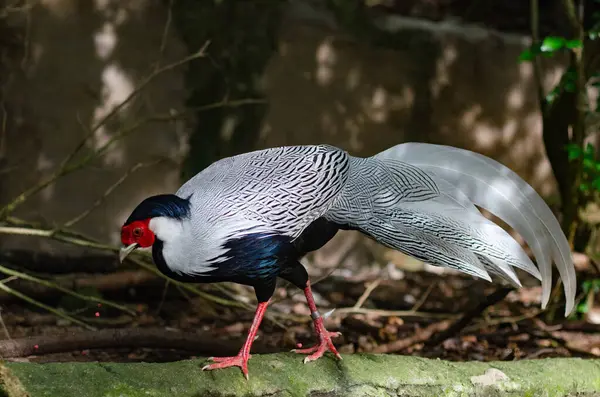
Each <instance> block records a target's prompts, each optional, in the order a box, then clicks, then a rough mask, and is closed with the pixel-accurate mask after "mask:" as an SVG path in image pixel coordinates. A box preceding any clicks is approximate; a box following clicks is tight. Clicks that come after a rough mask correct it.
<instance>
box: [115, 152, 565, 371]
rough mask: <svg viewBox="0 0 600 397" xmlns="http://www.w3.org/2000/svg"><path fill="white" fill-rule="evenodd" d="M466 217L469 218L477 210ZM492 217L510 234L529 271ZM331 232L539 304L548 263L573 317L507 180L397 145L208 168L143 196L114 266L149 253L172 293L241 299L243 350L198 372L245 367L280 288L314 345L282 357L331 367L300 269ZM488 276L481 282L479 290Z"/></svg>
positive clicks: (537, 233) (270, 156) (474, 156)
mask: <svg viewBox="0 0 600 397" xmlns="http://www.w3.org/2000/svg"><path fill="white" fill-rule="evenodd" d="M478 207H479V208H478ZM480 208H481V209H485V210H487V211H488V212H490V213H491V214H493V215H495V216H496V217H498V218H499V219H501V220H502V221H504V222H505V223H506V224H507V225H508V226H510V227H511V228H512V229H514V230H515V231H517V232H518V233H519V234H520V235H521V236H522V237H523V239H524V240H525V242H526V244H527V245H528V246H529V247H530V249H531V251H532V253H533V257H534V259H535V262H536V263H535V264H534V262H533V260H532V259H531V258H530V257H529V256H528V255H527V253H526V252H525V251H524V249H523V247H522V245H521V244H519V243H518V242H517V241H516V240H515V239H514V238H513V237H512V236H511V235H510V234H509V233H508V232H507V231H506V230H505V229H504V228H502V227H500V226H499V225H498V224H497V223H495V222H493V221H492V220H490V219H489V218H488V217H486V216H484V215H483V213H482V212H481V210H480ZM340 230H356V231H359V232H361V233H362V234H364V235H366V236H368V237H369V238H371V239H373V240H375V241H376V242H378V243H380V244H382V245H384V246H386V247H389V248H391V249H394V250H397V251H400V252H402V253H404V254H405V255H408V256H410V257H413V258H416V259H418V260H421V261H423V262H426V263H428V264H431V265H434V266H439V267H445V268H451V269H455V270H458V271H460V272H462V273H465V274H468V275H472V276H475V277H477V278H481V279H484V280H487V281H490V282H492V281H499V282H502V283H508V284H510V285H512V286H515V287H520V286H521V282H520V280H519V278H518V276H517V274H516V272H515V269H521V270H523V271H525V272H527V273H529V274H530V275H532V276H533V277H535V278H537V279H538V280H540V281H541V285H542V308H545V307H546V305H547V303H548V300H549V298H550V290H551V286H552V265H553V264H554V265H555V266H556V268H557V270H558V273H559V275H560V278H561V279H562V282H563V287H564V293H565V294H564V295H565V316H567V315H568V314H569V313H570V312H571V311H572V310H573V306H574V300H575V290H576V275H575V268H574V264H573V258H572V254H571V249H570V246H569V243H568V241H567V239H566V236H565V234H564V233H563V231H562V229H561V227H560V224H559V222H558V220H557V218H556V217H555V215H554V214H553V212H552V211H551V209H550V208H549V207H548V205H547V204H546V203H545V202H544V200H543V199H542V198H541V197H540V195H539V194H538V193H537V192H536V191H535V190H534V189H533V188H532V187H531V186H530V185H529V184H528V183H527V182H525V181H524V180H523V179H522V178H521V177H519V176H518V175H517V174H516V173H515V172H513V171H512V170H511V169H510V168H508V167H506V166H504V165H503V164H501V163H500V162H497V161H496V160H493V159H491V158H489V157H487V156H485V155H482V154H479V153H477V152H474V151H469V150H466V149H462V148H457V147H453V146H446V145H438V144H432V143H420V142H407V143H401V144H398V145H396V146H393V147H391V148H389V149H387V150H384V151H382V152H380V153H377V154H375V155H373V156H370V157H356V156H352V155H350V154H349V153H348V152H347V151H345V150H343V149H340V148H338V147H335V146H331V145H327V144H316V145H297V146H282V147H274V148H267V149H262V150H255V151H252V152H248V153H242V154H238V155H235V156H231V157H226V158H223V159H220V160H217V161H215V162H214V163H212V164H211V165H209V166H208V167H206V168H205V169H204V170H202V171H200V172H199V173H198V174H196V175H195V176H193V177H192V178H191V179H189V180H188V181H187V182H185V183H184V184H183V185H182V186H181V187H180V188H179V189H178V190H177V191H176V192H175V193H174V194H171V193H164V194H158V195H154V196H150V197H147V198H146V199H144V200H143V201H141V202H140V203H139V205H137V207H135V208H134V210H133V211H132V212H131V214H130V215H129V217H128V218H127V220H126V221H125V222H124V224H123V226H122V228H121V243H122V244H123V245H122V247H121V249H120V253H119V257H120V260H121V262H122V261H123V260H124V259H125V258H126V257H127V255H129V254H131V252H133V251H134V250H135V249H138V248H151V250H152V258H153V261H154V263H155V264H156V266H157V268H158V269H159V270H160V271H161V272H162V273H163V274H164V275H166V276H168V277H169V278H172V279H174V280H177V281H181V282H191V283H214V282H233V283H238V284H242V285H247V286H250V287H253V288H254V292H255V294H256V299H257V307H256V311H255V314H254V319H253V321H252V324H251V327H250V329H249V331H248V335H247V339H246V341H245V343H244V344H243V345H242V347H241V349H240V351H239V353H238V354H237V355H236V356H232V357H214V358H211V361H212V363H210V364H208V365H206V366H205V367H203V368H202V369H203V370H214V369H220V368H227V367H239V368H241V371H242V373H243V375H244V376H245V377H246V378H248V360H249V359H250V357H251V354H250V350H251V347H252V342H253V341H254V340H255V338H256V335H257V332H258V329H259V326H260V323H261V321H262V319H263V316H264V314H265V312H266V310H267V307H268V305H269V302H270V300H271V298H272V296H273V294H274V291H275V285H276V280H277V279H278V278H281V279H283V280H286V281H288V282H290V283H291V284H293V285H294V286H295V287H297V288H299V289H301V290H303V291H304V295H305V297H306V301H307V303H308V307H309V309H310V316H311V318H312V323H313V326H314V330H315V333H316V337H317V343H316V344H315V345H314V346H312V347H309V348H304V349H296V350H295V352H296V353H301V354H305V355H306V356H305V359H304V362H305V363H308V362H310V361H314V360H317V359H319V358H320V357H322V356H323V355H324V354H325V353H326V352H331V353H333V355H334V356H335V357H337V358H338V359H341V355H340V354H339V352H338V351H337V349H336V347H335V345H334V344H333V342H332V338H335V337H337V336H339V335H340V334H339V333H338V332H331V331H328V330H327V329H326V328H325V326H324V323H323V318H324V316H323V315H321V314H320V312H319V310H318V309H317V306H316V304H315V299H314V297H313V292H312V289H311V283H310V280H309V277H308V273H307V271H306V269H305V267H304V266H303V265H302V264H301V262H300V260H301V259H302V258H303V257H304V256H305V255H306V254H307V253H309V252H311V251H315V250H318V249H319V248H321V247H322V246H324V245H325V244H326V243H327V242H328V241H330V240H331V239H332V238H333V237H334V236H335V235H336V234H337V232H338V231H340ZM492 277H494V279H492Z"/></svg>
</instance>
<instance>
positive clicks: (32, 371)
mask: <svg viewBox="0 0 600 397" xmlns="http://www.w3.org/2000/svg"><path fill="white" fill-rule="evenodd" d="M204 362H205V361H204V360H187V361H179V362H173V363H133V364H132V363H126V364H124V363H52V364H32V363H5V367H3V368H2V371H0V374H1V376H2V381H3V382H4V383H5V379H9V378H10V379H13V381H14V380H15V379H16V380H18V382H20V384H21V385H22V387H23V388H24V389H23V390H25V391H26V392H27V393H28V395H29V396H30V397H38V396H47V397H52V396H60V397H71V396H73V397H75V396H77V397H79V396H86V397H100V396H102V397H117V396H119V397H121V396H123V397H140V396H189V397H201V396H206V397H224V396H248V397H249V396H265V395H269V396H286V397H288V396H289V397H300V396H313V397H314V396H323V397H324V396H330V397H336V396H349V397H354V396H377V397H379V396H403V395H410V396H415V397H419V396H452V397H454V396H490V397H493V396H519V397H522V396H540V395H541V396H549V397H554V396H565V395H567V394H569V393H571V394H575V393H580V394H579V395H581V396H585V395H590V396H591V395H594V394H593V393H594V392H598V393H600V387H598V385H599V384H600V361H594V360H580V359H548V360H528V361H518V362H494V363H479V362H467V363H454V362H447V361H443V360H429V359H424V358H418V357H404V356H391V355H367V354H365V355H359V354H356V355H346V356H344V360H343V361H336V360H334V359H332V358H331V357H325V358H324V359H321V360H319V361H317V362H313V363H309V364H306V365H305V364H303V363H302V358H301V357H298V356H297V355H295V354H292V353H281V354H273V355H255V356H253V358H252V359H251V360H250V363H249V370H250V380H249V381H246V380H245V379H244V377H243V376H242V374H241V372H240V370H239V369H238V368H229V369H225V370H218V371H207V372H203V371H201V370H200V368H201V367H202V365H203V364H204ZM490 368H496V369H498V370H499V371H502V373H504V374H505V375H506V376H507V378H505V379H502V380H500V381H498V382H495V383H493V382H492V384H491V385H490V386H486V387H482V386H479V385H478V384H477V382H475V384H474V383H473V381H472V377H474V376H475V377H480V376H481V375H483V374H485V373H486V371H487V370H488V369H490ZM476 379H479V378H476ZM21 395H23V394H11V392H10V391H9V392H8V396H10V397H13V396H21Z"/></svg>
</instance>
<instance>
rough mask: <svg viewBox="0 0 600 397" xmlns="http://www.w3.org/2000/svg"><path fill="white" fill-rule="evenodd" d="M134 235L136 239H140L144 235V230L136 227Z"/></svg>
mask: <svg viewBox="0 0 600 397" xmlns="http://www.w3.org/2000/svg"><path fill="white" fill-rule="evenodd" d="M133 235H134V236H135V237H140V236H141V235H142V228H141V227H136V228H135V229H133Z"/></svg>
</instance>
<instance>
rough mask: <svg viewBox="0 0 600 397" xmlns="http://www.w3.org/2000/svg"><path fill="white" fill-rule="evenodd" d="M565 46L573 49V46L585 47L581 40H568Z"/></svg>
mask: <svg viewBox="0 0 600 397" xmlns="http://www.w3.org/2000/svg"><path fill="white" fill-rule="evenodd" d="M565 47H567V48H570V49H573V48H581V47H583V43H582V42H581V40H567V41H566V42H565Z"/></svg>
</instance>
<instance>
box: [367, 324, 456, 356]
mask: <svg viewBox="0 0 600 397" xmlns="http://www.w3.org/2000/svg"><path fill="white" fill-rule="evenodd" d="M449 325H450V322H449V321H440V322H438V323H433V324H430V325H428V326H427V327H425V328H423V329H418V330H417V332H415V334H414V335H413V336H411V337H408V338H404V339H400V340H395V341H393V342H391V343H386V344H385V345H379V346H377V347H376V348H375V349H373V353H393V352H397V351H401V350H404V349H407V348H409V347H411V346H413V345H416V344H417V343H422V342H425V341H427V340H428V339H429V338H431V336H432V335H434V334H435V333H436V332H443V331H444V330H446V329H447V328H448V326H449Z"/></svg>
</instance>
